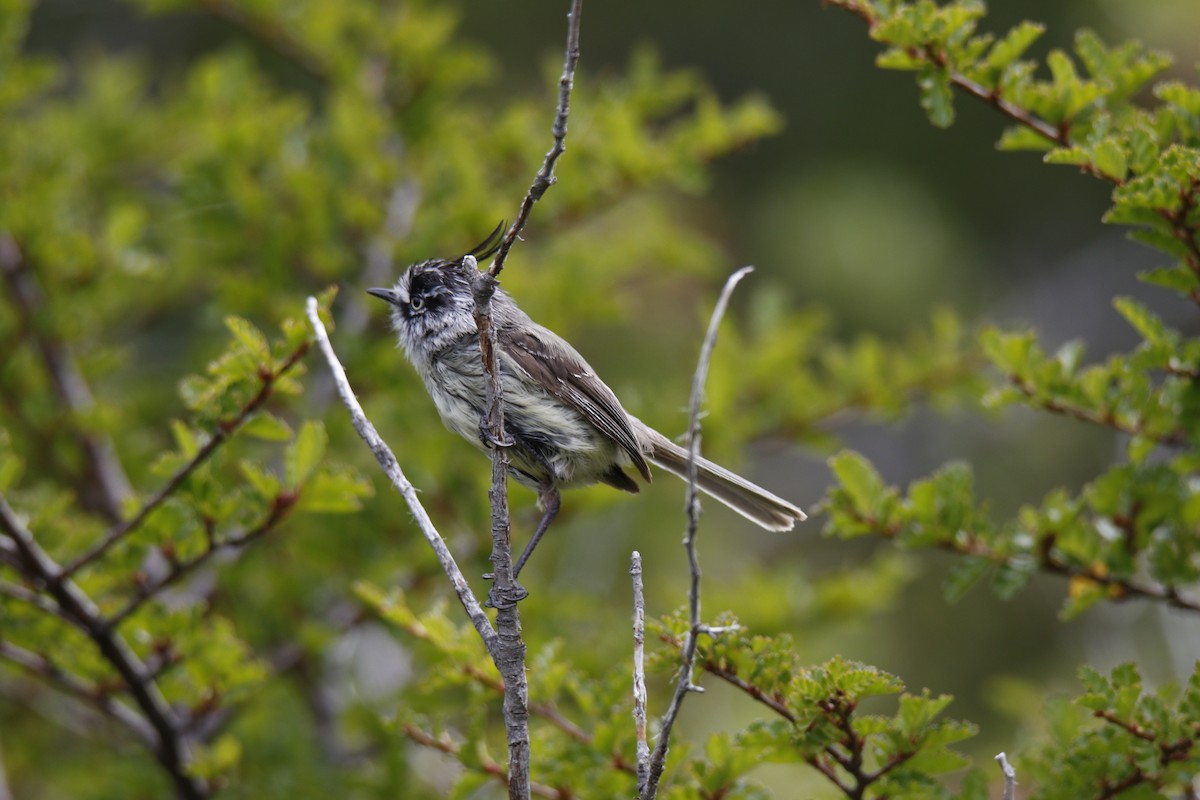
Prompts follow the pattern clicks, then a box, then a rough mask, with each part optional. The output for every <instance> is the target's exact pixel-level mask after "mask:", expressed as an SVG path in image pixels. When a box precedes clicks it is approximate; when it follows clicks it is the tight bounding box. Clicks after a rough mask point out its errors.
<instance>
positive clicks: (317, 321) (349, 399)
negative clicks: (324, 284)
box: [306, 297, 496, 651]
mask: <svg viewBox="0 0 1200 800" xmlns="http://www.w3.org/2000/svg"><path fill="white" fill-rule="evenodd" d="M306 312H307V314H308V321H309V324H311V325H312V329H313V333H314V334H315V335H316V338H317V346H318V347H319V348H320V349H321V353H322V355H324V356H325V361H326V363H328V365H329V371H330V373H332V375H333V382H334V385H335V386H336V387H337V391H338V395H339V396H340V397H341V398H342V403H343V404H345V406H346V409H347V410H348V411H349V412H350V421H351V423H352V424H353V425H354V430H356V431H358V435H359V436H361V437H362V440H363V441H364V442H366V443H367V446H368V447H370V448H371V452H372V453H374V454H375V458H376V460H378V461H379V465H380V466H381V467H383V471H384V472H385V473H386V474H387V476H388V478H389V479H390V480H391V482H392V485H393V486H395V487H396V490H397V491H399V492H400V494H401V496H402V497H404V501H405V502H406V503H407V504H408V508H409V511H411V512H412V515H413V517H414V518H415V519H416V521H417V527H419V528H420V529H421V533H423V534H425V539H426V540H427V541H428V542H429V546H430V547H432V548H433V552H434V553H435V554H436V555H437V559H438V562H439V563H441V565H442V569H443V570H445V572H446V577H448V578H449V579H450V583H451V585H452V586H453V587H454V591H455V593H456V594H457V595H458V600H459V602H460V603H462V606H463V608H464V609H466V612H467V616H468V617H470V619H471V622H472V623H473V624H474V626H475V630H476V631H478V632H479V637H480V638H481V639H483V643H484V644H485V645H487V648H488V650H489V651H490V650H491V649H492V646H493V644H492V643H493V641H494V639H495V637H496V632H495V631H494V630H493V629H492V624H491V622H490V621H489V620H488V617H487V614H486V613H485V612H484V610H483V607H482V606H481V605H480V604H479V601H478V600H476V599H475V595H474V593H472V591H471V587H470V585H469V584H468V583H467V579H466V578H465V577H463V574H462V571H461V570H459V568H458V564H456V563H455V561H454V556H452V555H450V550H449V549H448V548H447V547H446V543H445V542H444V541H443V540H442V537H441V535H440V534H439V533H438V532H437V529H436V528H435V527H434V526H433V522H432V521H431V520H430V519H429V514H427V513H426V512H425V507H424V506H422V505H421V500H420V499H419V498H418V497H417V490H416V489H414V488H413V485H412V484H411V483H409V482H408V478H406V477H405V476H404V471H403V470H401V469H400V464H399V462H397V461H396V456H395V455H393V454H392V451H391V449H390V448H389V447H388V446H387V444H386V443H385V442H384V441H383V439H381V438H380V436H379V434H378V433H377V432H376V430H375V426H374V425H372V424H371V421H370V420H369V419H367V415H366V414H365V413H364V412H363V409H362V406H361V405H359V402H358V398H357V397H355V396H354V390H353V389H352V388H351V387H350V381H349V379H348V378H347V377H346V370H345V369H344V368H343V367H342V364H341V362H340V361H338V357H337V354H335V353H334V352H333V345H332V344H330V343H329V334H328V333H326V331H325V326H324V325H323V324H322V323H321V318H320V317H319V316H318V315H317V300H316V298H315V297H310V298H308V303H307V307H306Z"/></svg>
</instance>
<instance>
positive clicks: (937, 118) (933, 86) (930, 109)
mask: <svg viewBox="0 0 1200 800" xmlns="http://www.w3.org/2000/svg"><path fill="white" fill-rule="evenodd" d="M917 88H918V89H920V91H921V108H923V109H925V113H926V114H927V115H928V116H929V121H930V122H931V123H933V124H934V125H935V126H937V127H939V128H949V127H950V126H951V125H953V124H954V92H953V91H952V90H951V87H950V71H949V70H948V69H946V68H945V67H941V66H936V65H933V64H927V65H925V66H924V67H922V68H921V71H920V73H919V74H918V75H917Z"/></svg>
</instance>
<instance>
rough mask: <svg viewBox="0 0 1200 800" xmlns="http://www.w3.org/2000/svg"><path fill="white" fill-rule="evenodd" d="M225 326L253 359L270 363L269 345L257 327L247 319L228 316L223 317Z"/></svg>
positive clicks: (260, 362)
mask: <svg viewBox="0 0 1200 800" xmlns="http://www.w3.org/2000/svg"><path fill="white" fill-rule="evenodd" d="M225 327H226V328H228V329H229V332H230V333H232V334H233V336H234V338H235V339H237V340H238V342H239V343H240V344H241V345H242V347H244V348H246V350H248V351H249V352H250V354H251V355H252V356H253V357H254V360H255V361H256V362H257V363H259V364H262V365H269V364H270V363H271V345H270V344H269V343H268V342H267V337H266V336H264V335H263V334H262V331H260V330H259V329H258V328H256V327H254V326H253V325H251V324H250V322H248V321H247V320H244V319H242V318H241V317H235V316H232V315H231V316H228V317H226V318H225Z"/></svg>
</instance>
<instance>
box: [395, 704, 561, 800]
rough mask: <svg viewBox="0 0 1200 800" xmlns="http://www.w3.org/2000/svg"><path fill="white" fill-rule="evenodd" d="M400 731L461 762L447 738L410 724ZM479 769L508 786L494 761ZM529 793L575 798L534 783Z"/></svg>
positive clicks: (486, 760) (457, 749) (556, 798)
mask: <svg viewBox="0 0 1200 800" xmlns="http://www.w3.org/2000/svg"><path fill="white" fill-rule="evenodd" d="M400 730H401V731H402V732H403V733H404V735H405V736H407V737H408V738H409V740H410V741H412V742H415V743H416V744H419V745H421V746H422V747H428V748H429V749H430V750H437V751H438V752H439V753H445V754H446V755H448V756H450V757H451V758H454V759H455V760H457V761H459V762H461V761H462V757H461V753H462V748H461V747H460V746H459V745H458V743H457V742H455V741H454V740H453V739H451V738H449V737H448V736H434V735H432V734H430V733H428V732H426V731H423V730H421V729H420V728H418V727H417V726H416V725H413V724H412V723H410V722H405V723H402V724H401V725H400ZM479 769H481V770H483V771H484V772H485V773H486V774H488V775H491V776H492V777H493V778H495V779H496V780H497V781H499V782H500V783H501V784H502V785H505V786H508V785H509V782H508V772H507V771H506V770H505V769H504V767H503V766H501V765H500V764H497V763H496V762H495V761H492V760H491V759H490V758H480V759H479ZM529 792H530V794H533V795H536V796H537V797H548V798H552V800H572V798H575V797H576V794H575V793H574V792H573V791H572V790H571V789H569V788H567V787H565V786H560V787H558V788H554V787H551V786H546V785H545V784H541V783H536V782H530V784H529Z"/></svg>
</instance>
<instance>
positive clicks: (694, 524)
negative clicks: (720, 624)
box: [639, 267, 754, 800]
mask: <svg viewBox="0 0 1200 800" xmlns="http://www.w3.org/2000/svg"><path fill="white" fill-rule="evenodd" d="M753 270H754V268H753V267H742V268H741V269H739V270H738V271H737V272H735V273H733V274H732V275H730V276H729V279H728V280H727V281H725V287H724V288H723V289H722V290H721V296H720V297H718V298H717V305H716V307H715V308H714V309H713V313H712V317H711V318H710V319H709V321H708V330H707V331H706V332H705V334H704V343H703V344H702V345H701V346H700V358H699V360H698V361H697V363H696V372H695V374H694V375H693V376H692V396H691V403H690V404H689V410H688V417H689V422H688V470H687V472H688V482H687V483H688V487H687V518H688V521H687V533H686V534H685V535H684V537H683V547H684V549H685V550H686V551H687V557H688V568H689V569H690V571H691V576H692V577H691V585H690V587H689V589H688V622H689V630H688V637H687V641H685V642H684V644H683V657H682V664H681V665H680V674H679V680H678V682H677V683H676V684H675V694H674V695H673V696H672V697H671V704H670V706H668V707H667V711H666V713H665V714H663V719H662V725H661V727H660V729H659V733H658V745H657V746H656V747H655V748H654V754H653V756H651V759H650V771H649V775H648V778H647V781H646V786H645V787H644V788H643V789H642V790H641V791H640V793H639V797H640V798H641V800H652V798H653V797H655V795H656V794H657V792H658V782H659V780H660V779H661V778H662V772H663V767H664V766H665V765H666V760H667V750H668V749H669V748H670V740H671V728H672V727H673V726H674V725H675V719H676V717H678V716H679V709H680V707H681V706H682V705H683V698H684V697H685V696H686V695H687V694H688V693H689V692H703V691H704V689H703V688H702V687H700V686H697V685H696V684H695V683H693V682H692V674H693V671H694V669H695V666H696V640H697V638H698V637H699V636H700V635H701V634H703V633H707V634H710V635H712V634H715V633H718V632H720V631H718V630H717V629H716V628H711V627H708V626H705V625H703V624H701V622H700V561H699V557H698V556H697V554H696V531H697V530H698V528H699V524H700V492H699V490H698V488H697V486H696V460H697V459H698V458H700V405H701V402H702V400H703V398H704V383H705V381H706V380H707V378H708V365H709V362H710V361H711V360H712V351H713V348H714V347H715V346H716V343H717V330H718V328H719V327H720V325H721V318H722V317H724V316H725V308H726V307H727V306H728V305H729V298H730V296H731V295H732V294H733V290H734V288H736V287H737V285H738V283H739V282H740V281H741V280H742V278H744V277H746V276H747V275H748V274H750V273H751V272H752V271H753Z"/></svg>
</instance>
